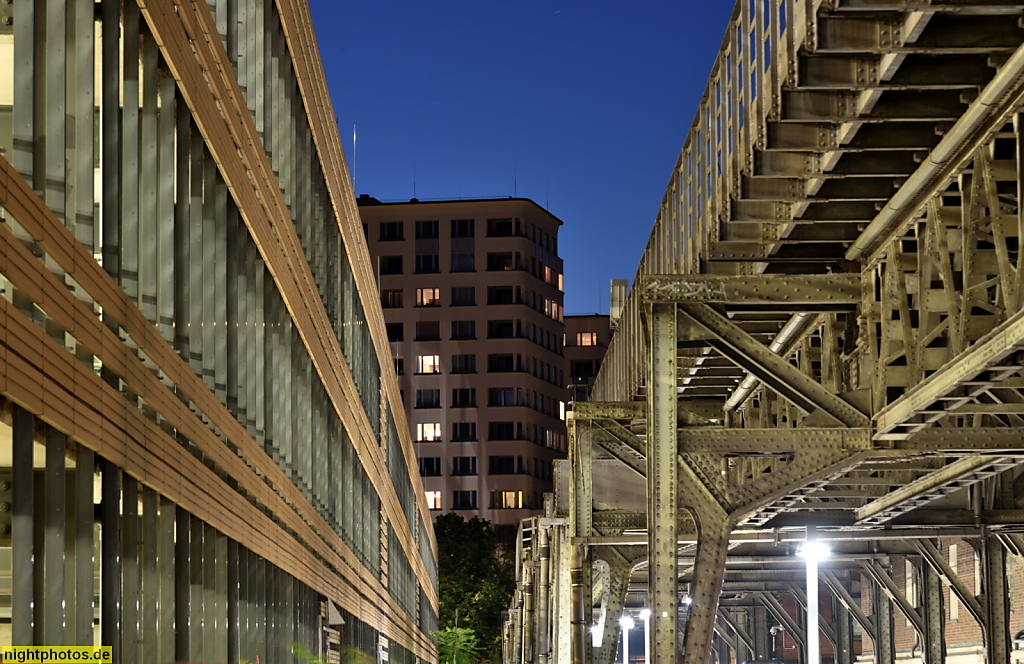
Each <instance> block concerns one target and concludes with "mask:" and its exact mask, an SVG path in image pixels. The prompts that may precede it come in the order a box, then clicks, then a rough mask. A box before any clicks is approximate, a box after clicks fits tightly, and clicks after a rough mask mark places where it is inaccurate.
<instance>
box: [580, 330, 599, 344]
mask: <svg viewBox="0 0 1024 664" xmlns="http://www.w3.org/2000/svg"><path fill="white" fill-rule="evenodd" d="M576 345H577V346H596V345H597V332H577V333H576Z"/></svg>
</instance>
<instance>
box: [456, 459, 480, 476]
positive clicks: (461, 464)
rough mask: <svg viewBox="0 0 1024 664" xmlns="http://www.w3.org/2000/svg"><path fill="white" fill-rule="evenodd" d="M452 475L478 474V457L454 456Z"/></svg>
mask: <svg viewBox="0 0 1024 664" xmlns="http://www.w3.org/2000/svg"><path fill="white" fill-rule="evenodd" d="M452 475H476V457H475V456H464V457H452Z"/></svg>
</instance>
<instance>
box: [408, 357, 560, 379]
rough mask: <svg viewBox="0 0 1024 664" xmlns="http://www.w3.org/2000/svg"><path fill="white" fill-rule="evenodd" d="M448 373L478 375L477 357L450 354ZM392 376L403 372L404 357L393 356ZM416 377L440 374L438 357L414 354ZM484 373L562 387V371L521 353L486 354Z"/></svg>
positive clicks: (439, 359) (439, 358)
mask: <svg viewBox="0 0 1024 664" xmlns="http://www.w3.org/2000/svg"><path fill="white" fill-rule="evenodd" d="M451 357H452V360H451V367H450V368H449V370H448V373H449V374H473V373H476V372H477V368H476V355H474V354H472V353H464V354H458V355H452V356H451ZM393 359H394V362H395V373H396V374H398V375H399V376H401V375H404V373H405V358H404V357H401V356H397V357H394V358H393ZM415 373H416V374H417V375H430V374H441V373H442V368H441V356H440V355H417V356H416V368H415ZM487 373H528V374H530V375H531V376H533V377H534V378H539V379H541V380H543V381H544V382H546V383H551V384H552V385H557V386H559V387H561V386H563V385H564V382H563V381H564V372H563V371H562V370H561V369H559V368H558V367H556V366H555V365H553V364H548V363H547V362H545V361H543V360H538V359H537V358H535V357H530V356H529V355H523V354H521V353H489V354H488V355H487Z"/></svg>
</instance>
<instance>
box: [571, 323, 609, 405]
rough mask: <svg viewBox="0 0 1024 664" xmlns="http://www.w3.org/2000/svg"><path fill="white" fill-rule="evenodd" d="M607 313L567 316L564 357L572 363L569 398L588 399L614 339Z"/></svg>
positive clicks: (572, 399)
mask: <svg viewBox="0 0 1024 664" xmlns="http://www.w3.org/2000/svg"><path fill="white" fill-rule="evenodd" d="M611 336H612V328H611V319H610V318H609V316H608V314H575V315H569V316H566V317H565V348H564V353H565V361H566V363H567V365H568V367H569V392H570V394H569V397H568V398H569V401H587V400H588V398H589V396H590V388H591V387H592V386H593V385H594V381H595V380H596V379H597V373H598V371H600V370H601V360H603V359H604V355H605V353H607V352H608V342H609V341H610V340H611Z"/></svg>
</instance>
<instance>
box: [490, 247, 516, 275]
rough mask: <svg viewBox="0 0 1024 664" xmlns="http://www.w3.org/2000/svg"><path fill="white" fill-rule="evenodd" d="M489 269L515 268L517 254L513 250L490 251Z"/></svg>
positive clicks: (492, 270)
mask: <svg viewBox="0 0 1024 664" xmlns="http://www.w3.org/2000/svg"><path fill="white" fill-rule="evenodd" d="M487 269H488V270H489V271H491V272H494V271H496V270H513V269H515V254H513V253H512V252H511V251H497V252H488V254H487Z"/></svg>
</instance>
